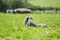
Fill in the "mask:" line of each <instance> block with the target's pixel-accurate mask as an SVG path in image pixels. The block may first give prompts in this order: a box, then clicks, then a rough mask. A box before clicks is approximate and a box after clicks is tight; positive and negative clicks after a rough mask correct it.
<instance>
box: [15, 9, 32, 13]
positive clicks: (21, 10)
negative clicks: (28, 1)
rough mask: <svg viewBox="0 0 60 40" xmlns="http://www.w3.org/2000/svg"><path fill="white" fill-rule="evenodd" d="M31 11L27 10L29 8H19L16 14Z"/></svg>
mask: <svg viewBox="0 0 60 40" xmlns="http://www.w3.org/2000/svg"><path fill="white" fill-rule="evenodd" d="M30 12H31V10H30V9H27V8H18V9H15V13H30Z"/></svg>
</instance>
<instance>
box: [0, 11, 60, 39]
mask: <svg viewBox="0 0 60 40" xmlns="http://www.w3.org/2000/svg"><path fill="white" fill-rule="evenodd" d="M26 16H31V17H32V18H33V19H34V21H35V22H36V23H37V24H39V23H45V24H48V25H49V26H48V27H46V28H43V27H30V26H29V27H25V26H24V25H23V20H24V18H25V17H26ZM54 24H55V25H56V27H53V26H52V25H54ZM0 40H60V14H40V13H37V12H36V13H35V12H34V13H33V14H2V13H0Z"/></svg>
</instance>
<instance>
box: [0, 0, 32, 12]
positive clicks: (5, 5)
mask: <svg viewBox="0 0 60 40" xmlns="http://www.w3.org/2000/svg"><path fill="white" fill-rule="evenodd" d="M22 7H23V8H24V7H25V8H26V7H27V8H29V7H32V5H31V4H29V3H28V0H0V12H2V11H3V12H5V11H6V10H7V9H15V8H22Z"/></svg>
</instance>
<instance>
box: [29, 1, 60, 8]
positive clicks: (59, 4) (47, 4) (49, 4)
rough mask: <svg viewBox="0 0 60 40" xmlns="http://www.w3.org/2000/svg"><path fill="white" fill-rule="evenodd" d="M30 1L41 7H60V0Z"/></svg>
mask: <svg viewBox="0 0 60 40" xmlns="http://www.w3.org/2000/svg"><path fill="white" fill-rule="evenodd" d="M28 2H29V3H31V4H32V5H35V6H40V7H60V0H29V1H28Z"/></svg>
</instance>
